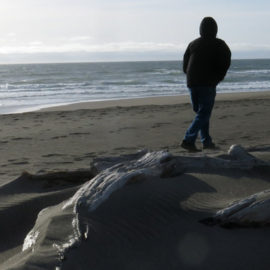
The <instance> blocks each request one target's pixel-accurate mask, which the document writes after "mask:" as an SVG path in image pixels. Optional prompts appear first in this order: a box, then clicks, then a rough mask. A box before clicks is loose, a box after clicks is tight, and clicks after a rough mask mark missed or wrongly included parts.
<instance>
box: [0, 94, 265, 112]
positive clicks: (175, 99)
mask: <svg viewBox="0 0 270 270" xmlns="http://www.w3.org/2000/svg"><path fill="white" fill-rule="evenodd" d="M269 93H270V90H266V91H247V92H228V93H217V95H216V101H222V100H230V99H231V98H232V96H233V98H234V99H242V98H253V97H255V98H263V97H267V96H268V95H269ZM183 103H190V96H189V94H188V93H187V94H182V95H175V96H152V97H138V98H123V99H110V100H93V101H82V102H72V103H62V104H52V105H47V106H33V107H32V108H29V109H18V110H17V111H14V112H8V113H1V114H0V115H13V114H14V115H16V114H24V113H31V112H51V111H75V110H84V109H104V108H112V107H130V106H147V105H175V104H183Z"/></svg>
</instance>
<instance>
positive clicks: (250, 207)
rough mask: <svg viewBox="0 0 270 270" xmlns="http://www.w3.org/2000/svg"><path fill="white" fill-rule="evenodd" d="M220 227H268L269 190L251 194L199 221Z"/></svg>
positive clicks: (269, 213) (269, 222)
mask: <svg viewBox="0 0 270 270" xmlns="http://www.w3.org/2000/svg"><path fill="white" fill-rule="evenodd" d="M201 222H202V223H205V224H207V225H220V226H222V227H227V228H232V227H262V226H269V225H270V190H265V191H262V192H259V193H256V194H253V195H251V196H249V197H247V198H244V199H242V200H239V201H236V202H234V203H232V204H231V205H230V206H228V207H227V208H224V209H221V210H219V211H218V212H217V213H216V214H215V215H214V216H213V217H210V218H207V219H204V220H202V221H201Z"/></svg>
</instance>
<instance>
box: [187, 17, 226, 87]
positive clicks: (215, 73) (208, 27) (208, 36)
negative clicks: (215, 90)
mask: <svg viewBox="0 0 270 270" xmlns="http://www.w3.org/2000/svg"><path fill="white" fill-rule="evenodd" d="M200 34H201V37H200V38H198V39H195V40H194V41H192V42H191V43H190V44H189V46H188V48H187V50H186V52H185V55H184V61H183V70H184V72H185V73H187V85H188V87H194V86H216V85H217V84H218V83H219V82H220V81H222V80H223V79H224V77H225V75H226V72H227V69H228V68H229V66H230V61H231V52H230V49H229V47H228V46H227V45H226V43H225V42H224V41H223V40H221V39H218V38H216V34H217V24H216V22H215V21H214V20H213V19H212V18H210V17H206V18H204V19H203V21H202V23H201V26H200Z"/></svg>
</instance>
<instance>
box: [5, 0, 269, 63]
mask: <svg viewBox="0 0 270 270" xmlns="http://www.w3.org/2000/svg"><path fill="white" fill-rule="evenodd" d="M205 16H212V17H214V18H215V19H216V21H217V23H218V26H219V32H218V37H220V38H222V39H224V40H225V41H226V42H227V44H228V45H229V46H230V48H231V50H232V53H233V57H234V58H257V57H260V58H270V33H269V32H270V1H269V0H257V1H254V0H2V1H1V8H0V63H5V62H27V61H28V62H50V61H52V62H58V61H98V60H100V61H106V60H108V61H112V60H114V61H117V60H160V59H163V60H165V59H168V60H179V59H181V58H182V55H183V52H184V50H185V48H186V46H187V45H188V43H189V42H190V41H191V40H193V39H195V38H196V37H198V35H199V30H198V29H199V24H200V21H201V20H202V18H203V17H205Z"/></svg>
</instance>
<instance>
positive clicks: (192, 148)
mask: <svg viewBox="0 0 270 270" xmlns="http://www.w3.org/2000/svg"><path fill="white" fill-rule="evenodd" d="M181 147H182V148H184V149H186V150H188V151H189V152H200V151H201V150H200V149H198V148H197V147H196V146H195V144H194V143H190V142H187V141H185V140H183V141H182V143H181Z"/></svg>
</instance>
